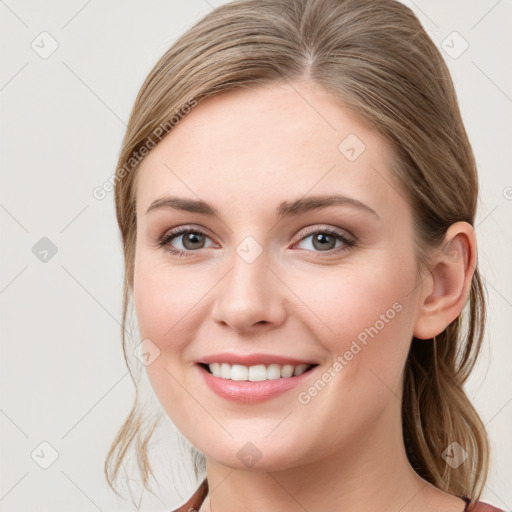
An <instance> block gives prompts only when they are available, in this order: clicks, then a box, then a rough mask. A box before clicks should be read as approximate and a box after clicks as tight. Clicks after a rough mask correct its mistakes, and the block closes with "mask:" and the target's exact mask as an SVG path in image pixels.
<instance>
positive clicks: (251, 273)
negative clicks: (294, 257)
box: [212, 251, 288, 332]
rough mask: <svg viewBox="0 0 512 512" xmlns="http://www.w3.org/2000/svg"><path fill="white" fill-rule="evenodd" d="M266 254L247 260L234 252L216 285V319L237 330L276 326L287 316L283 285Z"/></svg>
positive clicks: (243, 330)
mask: <svg viewBox="0 0 512 512" xmlns="http://www.w3.org/2000/svg"><path fill="white" fill-rule="evenodd" d="M266 256H267V254H266V253H265V251H264V252H262V254H260V255H259V257H258V258H256V259H255V260H254V261H252V262H249V261H247V260H245V259H244V258H243V257H241V256H240V255H239V254H238V253H234V255H233V258H232V265H231V268H230V270H229V271H228V273H227V274H226V275H225V277H224V278H223V279H222V280H221V281H220V282H219V284H218V285H217V286H216V287H215V301H214V305H213V310H212V316H213V319H214V321H215V322H217V323H220V324H223V325H225V326H226V325H227V326H229V327H231V328H232V329H234V330H236V331H238V332H251V331H254V330H255V329H256V330H258V329H261V328H275V327H278V326H279V325H281V324H282V323H283V322H284V321H285V319H286V314H287V311H286V305H287V304H288V297H287V296H286V287H285V286H284V285H283V283H282V281H281V280H280V279H279V278H278V276H277V272H276V271H275V270H274V269H271V268H270V266H269V264H270V263H271V262H270V261H269V258H267V257H266Z"/></svg>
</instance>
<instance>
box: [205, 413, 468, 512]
mask: <svg viewBox="0 0 512 512" xmlns="http://www.w3.org/2000/svg"><path fill="white" fill-rule="evenodd" d="M389 416H391V415H390V414H389ZM394 417H395V418H396V414H395V415H394ZM380 420H381V421H378V422H376V424H375V425H374V426H373V428H371V427H370V428H368V429H367V431H366V432H362V431H359V432H357V436H356V437H357V438H356V439H351V440H350V442H346V443H344V445H343V446H340V447H339V448H338V449H336V450H333V451H332V452H331V453H329V454H328V455H327V456H324V457H321V458H318V459H317V460H314V461H313V462H309V463H307V464H302V465H295V466H293V467H288V468H284V469H278V470H276V471H273V470H268V471H263V470H258V469H257V464H256V465H255V466H254V467H253V468H251V469H250V470H239V469H233V468H230V467H227V466H224V465H222V464H220V463H219V462H218V461H215V460H213V459H211V458H208V457H207V459H206V475H207V478H208V483H209V495H208V498H207V500H206V501H205V503H204V505H203V507H201V512H217V511H222V512H235V511H236V512H239V511H240V510H244V512H256V511H261V510H265V511H266V512H281V511H283V510H287V511H297V512H299V511H300V512H303V511H304V510H308V511H310V512H316V511H322V510H337V511H345V510H350V511H351V512H363V511H364V512H372V511H381V510H400V511H401V512H416V511H419V510H423V511H426V510H430V509H431V505H430V506H429V505H428V504H429V503H430V504H431V503H432V502H433V501H435V498H433V497H434V496H436V494H437V496H438V497H439V493H441V494H445V493H442V491H439V490H438V489H436V488H435V487H433V486H432V485H431V484H429V483H427V482H426V481H425V480H423V479H422V478H420V477H419V476H418V475H417V473H416V472H415V471H414V470H413V468H412V467H411V465H410V464H409V461H408V459H407V456H406V452H405V447H404V444H403V439H402V430H401V425H400V426H399V427H397V426H396V425H393V424H392V422H391V421H390V420H391V417H390V418H388V419H386V418H381V419H380ZM388 420H389V421H388ZM377 423H378V425H377ZM395 423H396V422H395ZM392 426H393V427H394V428H393V429H392V430H391V431H392V432H393V435H390V429H391V427H392ZM459 508H460V507H459ZM460 510H462V508H460Z"/></svg>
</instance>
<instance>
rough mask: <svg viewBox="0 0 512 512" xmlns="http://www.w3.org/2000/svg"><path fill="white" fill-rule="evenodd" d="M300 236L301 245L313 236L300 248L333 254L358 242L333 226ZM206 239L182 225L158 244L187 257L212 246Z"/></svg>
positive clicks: (303, 233) (346, 249)
mask: <svg viewBox="0 0 512 512" xmlns="http://www.w3.org/2000/svg"><path fill="white" fill-rule="evenodd" d="M299 236H301V237H302V238H301V240H300V241H299V242H298V243H297V244H295V245H299V244H300V243H303V242H305V241H306V240H307V239H308V238H311V241H310V243H309V244H306V245H309V246H310V247H299V248H301V249H306V250H309V251H313V252H323V253H329V254H332V253H337V252H341V251H348V250H349V249H350V248H352V247H354V246H355V244H356V242H355V240H353V239H352V238H349V237H348V236H347V235H345V234H344V233H343V232H341V231H338V230H336V229H332V228H317V229H316V230H314V231H309V232H307V231H306V230H303V231H301V232H300V233H299ZM175 239H176V240H177V241H178V242H179V245H181V247H175V246H174V245H173V244H172V242H173V240H175ZM205 240H210V238H209V237H208V235H207V234H206V233H205V232H204V231H203V230H201V229H198V228H194V229H192V228H191V227H187V226H180V227H178V228H176V229H173V230H171V231H168V232H167V233H165V234H164V235H163V236H162V237H161V238H160V240H158V242H157V245H158V246H159V247H166V248H167V250H168V251H169V252H170V253H171V254H174V255H176V256H180V257H182V256H184V257H187V256H192V253H194V252H195V251H198V250H200V249H206V248H208V247H211V245H205ZM337 244H338V245H337Z"/></svg>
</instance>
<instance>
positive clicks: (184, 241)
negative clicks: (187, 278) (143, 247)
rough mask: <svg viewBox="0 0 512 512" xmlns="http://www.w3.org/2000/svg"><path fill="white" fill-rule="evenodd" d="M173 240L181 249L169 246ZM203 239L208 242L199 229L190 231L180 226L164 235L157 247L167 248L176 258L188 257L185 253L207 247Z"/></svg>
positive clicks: (190, 229) (204, 234) (205, 235)
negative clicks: (176, 241) (175, 240)
mask: <svg viewBox="0 0 512 512" xmlns="http://www.w3.org/2000/svg"><path fill="white" fill-rule="evenodd" d="M174 239H177V240H178V242H179V243H180V245H181V248H180V247H178V248H176V247H174V246H173V245H172V244H171V242H172V241H173V240H174ZM205 239H208V240H209V238H208V236H207V234H206V233H205V232H204V231H202V230H201V229H192V228H190V227H186V226H180V227H179V228H176V229H173V230H172V231H169V232H167V233H165V234H164V236H163V237H162V238H161V239H160V240H159V241H158V246H159V247H167V248H168V250H169V252H170V253H171V254H175V255H177V256H189V254H187V253H190V252H194V251H197V250H199V249H205V248H206V247H209V246H205Z"/></svg>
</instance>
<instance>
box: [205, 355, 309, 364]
mask: <svg viewBox="0 0 512 512" xmlns="http://www.w3.org/2000/svg"><path fill="white" fill-rule="evenodd" d="M198 363H204V364H210V363H228V364H231V365H233V364H241V365H244V366H255V365H258V364H279V365H285V364H291V365H293V366H297V365H299V364H309V365H312V364H313V365H314V364H317V363H315V362H314V361H310V360H300V359H295V358H293V357H285V356H278V355H273V354H245V355H242V354H230V353H228V352H223V353H220V354H211V355H209V356H205V357H202V358H201V360H200V361H198Z"/></svg>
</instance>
